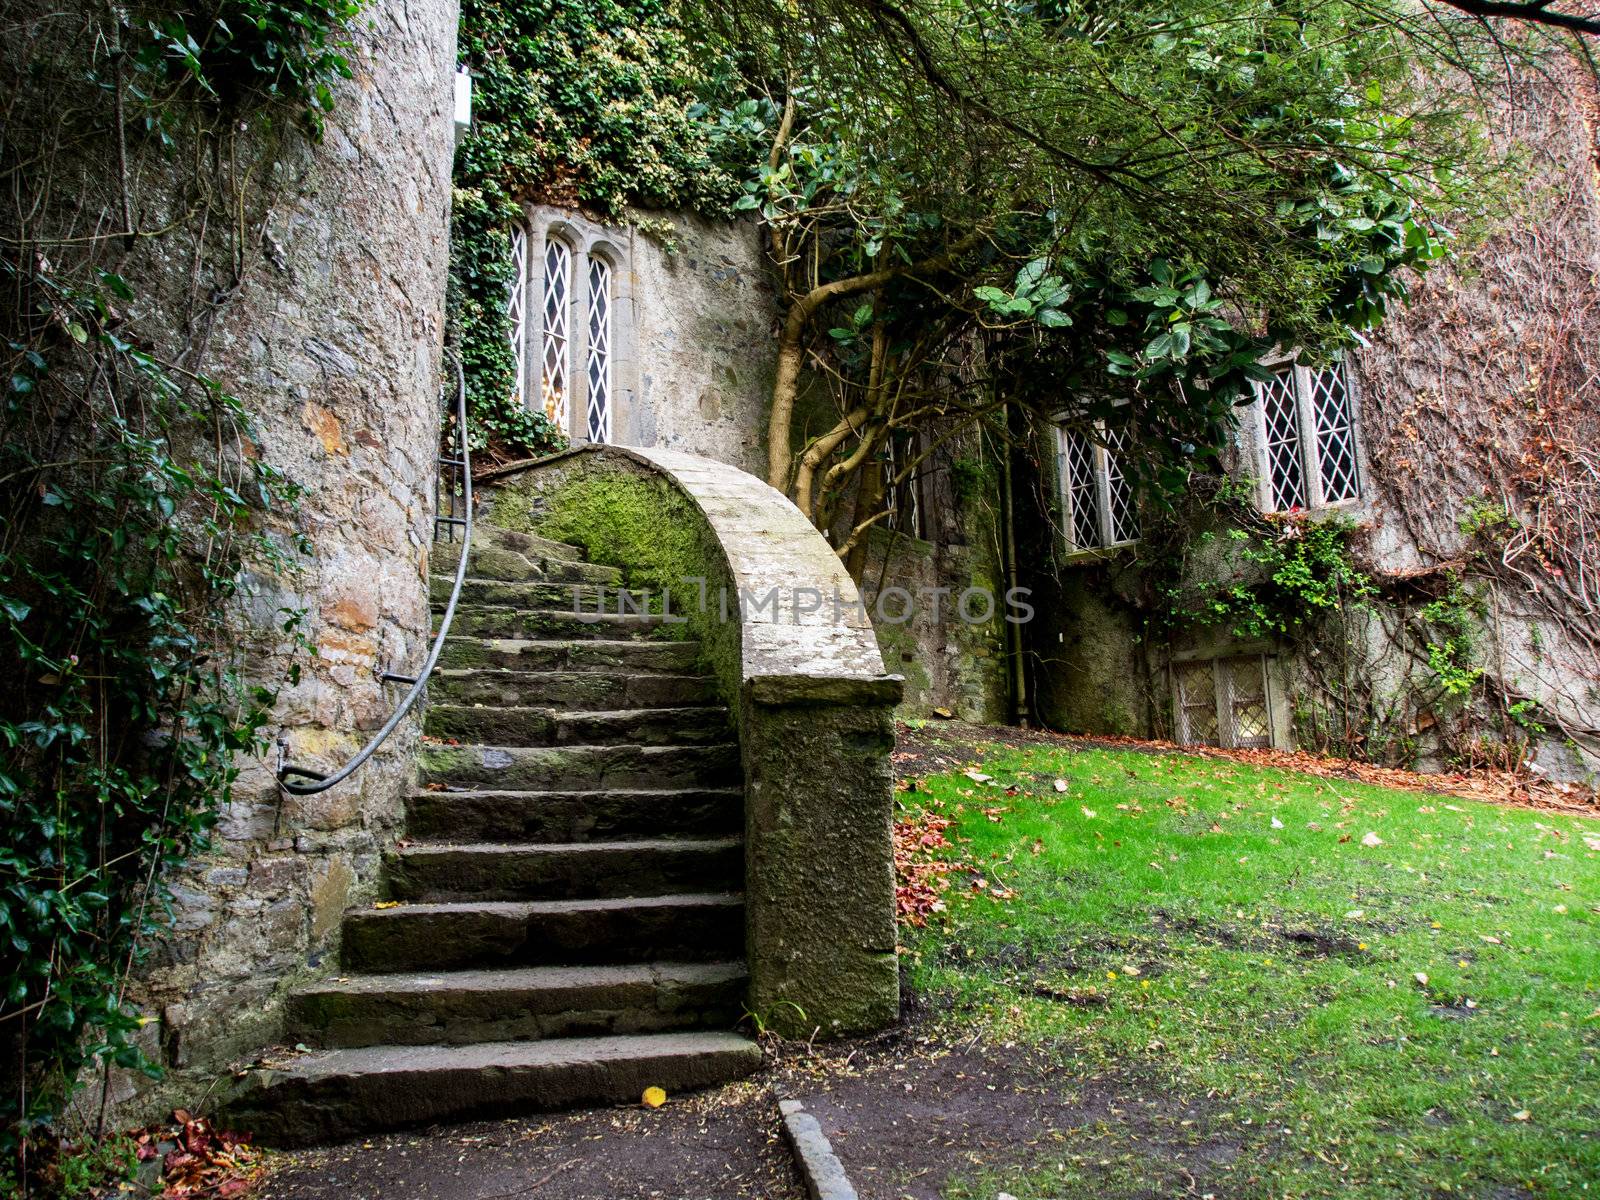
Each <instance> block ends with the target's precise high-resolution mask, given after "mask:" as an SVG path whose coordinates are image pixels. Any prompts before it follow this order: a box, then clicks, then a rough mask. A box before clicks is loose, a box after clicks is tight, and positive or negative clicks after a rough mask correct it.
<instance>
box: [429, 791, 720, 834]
mask: <svg viewBox="0 0 1600 1200" xmlns="http://www.w3.org/2000/svg"><path fill="white" fill-rule="evenodd" d="M743 827H744V794H743V792H742V791H741V790H740V789H739V788H736V787H732V788H689V789H684V790H678V791H621V792H507V791H472V792H426V791H425V792H415V793H413V794H412V795H411V796H410V797H409V798H408V799H407V801H406V835H407V836H408V837H411V838H416V839H418V840H419V841H429V840H433V841H447V840H448V841H460V840H462V839H467V840H479V839H482V840H488V839H490V838H498V839H502V840H507V841H516V840H519V839H521V840H526V841H530V842H584V841H589V840H591V839H595V840H620V839H623V838H629V837H642V836H648V835H656V836H660V837H673V836H679V837H682V836H693V835H695V834H699V835H701V836H707V835H713V836H714V835H718V834H723V835H726V834H733V833H737V832H739V831H740V830H741V829H743Z"/></svg>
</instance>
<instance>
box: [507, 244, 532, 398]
mask: <svg viewBox="0 0 1600 1200" xmlns="http://www.w3.org/2000/svg"><path fill="white" fill-rule="evenodd" d="M506 324H507V325H508V326H509V327H510V335H511V356H512V358H513V360H514V361H515V362H516V364H517V375H516V379H515V381H514V382H513V383H512V385H511V398H512V400H513V401H515V402H516V403H517V404H521V403H522V402H523V398H524V397H525V396H526V394H527V393H526V391H525V390H524V389H526V388H527V386H528V230H527V229H526V227H524V226H522V225H513V226H512V227H511V292H510V295H509V296H508V297H507V300H506Z"/></svg>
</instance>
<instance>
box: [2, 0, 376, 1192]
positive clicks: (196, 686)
mask: <svg viewBox="0 0 1600 1200" xmlns="http://www.w3.org/2000/svg"><path fill="white" fill-rule="evenodd" d="M359 7H360V6H359V3H358V2H357V0H309V2H308V0H294V2H292V3H291V2H287V0H212V2H211V3H209V4H199V5H179V6H158V5H137V4H136V5H129V6H100V5H78V4H68V5H47V4H31V3H30V4H18V5H12V6H10V7H9V8H8V9H7V17H6V25H5V39H4V45H3V48H0V63H3V67H0V69H3V70H4V73H5V77H6V78H7V80H8V81H11V82H10V84H8V88H7V91H6V95H5V98H4V100H3V101H0V182H3V187H0V196H3V199H0V205H3V206H4V210H5V215H4V218H3V220H0V286H3V287H4V289H5V292H6V300H5V303H4V304H3V305H0V325H3V329H0V337H3V340H4V353H5V371H4V373H3V374H0V391H3V393H4V397H5V402H4V406H3V411H0V506H3V508H0V511H3V513H4V520H3V522H0V646H3V655H4V670H5V673H6V686H5V688H4V689H0V829H3V833H0V980H3V981H4V983H3V989H4V990H3V992H0V1083H3V1085H4V1090H3V1092H0V1152H3V1157H0V1189H4V1188H6V1187H10V1186H20V1187H21V1188H22V1189H24V1190H25V1189H26V1188H27V1187H28V1186H29V1184H30V1181H31V1180H32V1179H33V1177H34V1173H35V1172H34V1169H35V1168H36V1167H37V1166H38V1156H37V1155H35V1156H34V1157H33V1158H31V1159H30V1149H32V1148H33V1147H35V1146H37V1145H38V1144H39V1139H40V1138H41V1137H42V1136H43V1132H44V1130H45V1129H46V1128H47V1127H48V1126H49V1125H50V1124H51V1123H52V1122H53V1121H54V1120H55V1118H56V1117H57V1116H58V1114H59V1113H60V1112H61V1109H62V1106H63V1105H64V1104H65V1103H66V1102H67V1100H68V1099H69V1097H71V1096H72V1095H73V1094H74V1092H76V1091H77V1089H78V1087H79V1085H80V1084H81V1082H82V1081H83V1078H84V1075H85V1071H86V1068H89V1067H92V1066H95V1065H101V1066H103V1067H105V1068H107V1069H109V1067H110V1065H111V1064H116V1065H119V1066H121V1067H124V1068H130V1069H140V1068H142V1069H145V1070H149V1071H152V1072H154V1071H155V1067H154V1066H153V1065H152V1064H151V1063H150V1062H149V1060H148V1059H147V1058H146V1057H145V1055H144V1054H143V1052H142V1051H141V1049H140V1048H139V1045H138V1044H137V1042H136V1040H135V1034H136V1032H137V1030H138V1028H139V1024H140V1022H139V1018H138V1017H137V1016H136V1015H135V1014H134V1013H133V1012H132V1011H130V1008H129V1006H128V1004H127V990H126V989H127V984H128V980H129V978H130V976H131V975H132V973H133V972H134V971H135V970H136V968H137V967H138V965H139V964H140V963H141V961H143V959H144V958H145V956H146V955H147V954H148V953H149V951H150V947H151V941H152V937H153V936H154V935H156V934H158V933H159V932H160V930H161V929H163V928H164V926H165V925H166V924H167V921H168V910H167V892H166V890H165V879H166V877H167V875H168V873H169V872H170V871H172V870H173V869H174V868H175V867H176V866H178V865H179V864H180V863H182V862H183V861H184V860H185V859H186V858H187V856H189V855H190V854H192V853H193V852H194V851H195V850H196V849H197V848H200V847H201V846H203V844H204V842H205V839H206V836H207V830H208V829H209V828H210V827H211V826H212V825H213V824H214V822H215V820H216V814H217V812H218V810H219V808H220V807H221V806H222V805H224V804H225V803H226V802H227V800H228V797H229V794H230V788H231V785H232V783H233V781H234V779H235V777H236V774H237V769H236V767H235V765H234V762H235V757H236V756H237V755H239V754H240V753H241V752H250V751H254V752H259V751H260V750H262V749H263V744H262V726H263V722H264V721H265V719H266V715H267V713H268V711H269V708H270V705H271V703H272V702H273V700H274V692H273V691H272V689H271V687H270V685H269V684H263V682H262V675H261V673H260V672H259V671H254V672H246V671H245V670H244V669H242V667H241V662H242V658H243V656H244V654H245V653H246V652H254V653H257V654H261V653H263V652H267V653H266V658H267V660H268V661H270V660H271V654H270V652H271V651H275V650H277V649H279V648H281V643H282V642H283V641H285V640H289V641H292V640H293V638H294V636H295V634H294V630H295V626H296V624H297V622H298V619H299V617H298V614H297V613H294V612H289V611H283V612H280V614H279V618H280V623H279V627H277V628H272V629H269V630H262V629H259V628H256V629H246V628H244V627H243V626H242V624H241V622H240V620H239V617H238V610H237V608H236V607H232V606H230V605H229V604H228V603H227V602H228V601H229V600H230V599H231V598H233V597H235V596H236V595H238V593H239V592H240V590H241V588H242V587H243V586H244V585H245V580H246V578H247V576H248V573H249V572H251V571H255V572H259V573H262V574H267V575H271V574H277V575H287V574H292V572H293V571H294V570H295V568H296V563H297V561H298V559H299V556H300V555H301V554H302V553H304V552H305V551H307V550H308V546H307V544H306V543H305V541H304V539H303V536H302V535H300V534H299V533H298V531H297V530H296V528H295V526H294V523H293V520H292V512H293V509H294V507H295V504H296V501H297V498H298V489H297V487H296V485H295V484H294V482H293V481H292V480H291V479H289V478H287V477H286V476H285V475H284V474H282V473H281V472H280V471H278V470H277V469H275V468H274V467H272V466H271V465H270V464H268V463H267V462H266V461H265V460H264V458H263V456H262V454H261V453H260V451H259V448H258V447H257V445H256V442H255V440H254V430H253V424H252V420H251V414H250V411H249V409H248V406H247V405H246V404H245V403H244V402H243V401H242V400H241V399H240V398H239V397H237V396H234V395H231V394H229V392H228V391H227V390H226V389H225V388H224V387H223V386H221V385H220V384H219V383H218V382H217V380H216V379H215V378H213V377H212V376H211V375H210V374H208V373H207V372H208V369H209V364H210V361H211V357H212V353H211V352H212V350H213V342H214V340H215V338H216V335H217V331H218V329H219V328H220V326H221V325H222V323H223V322H224V321H225V320H226V318H227V314H228V312H229V309H230V307H231V306H232V304H233V303H234V301H235V299H236V298H237V297H238V296H239V294H240V293H241V291H242V290H243V289H244V288H245V287H246V286H247V284H248V282H249V280H250V278H251V277H252V275H253V274H254V273H255V272H258V271H260V270H262V269H263V268H264V266H267V265H268V264H270V262H271V260H272V259H273V257H274V255H275V254H278V253H281V252H280V251H277V249H276V247H275V246H274V244H273V242H272V240H271V238H270V236H269V235H268V233H267V227H268V218H269V216H270V214H271V212H272V203H273V194H274V193H273V186H274V183H275V180H274V178H273V167H274V165H275V164H279V163H281V159H282V156H283V155H284V152H285V151H286V150H287V149H289V148H291V147H292V146H293V144H294V143H295V142H296V141H297V140H302V139H304V138H306V137H312V138H315V137H318V136H320V134H321V131H322V122H323V118H324V115H325V114H326V113H327V112H328V111H330V110H331V108H332V106H333V103H334V90H333V89H334V88H335V87H336V85H337V84H338V82H339V81H340V80H342V79H344V78H347V77H348V76H349V75H350V74H351V70H352V68H351V64H350V61H349V58H348V53H349V49H350V46H349V29H350V23H351V21H352V20H353V19H354V18H355V17H356V14H357V12H358V10H359ZM252 636H254V637H256V638H261V637H263V636H265V637H266V638H267V640H269V641H270V642H271V643H272V645H270V646H265V647H263V646H256V645H252V644H251V638H252ZM101 1078H102V1090H100V1092H99V1095H98V1097H97V1099H98V1101H99V1110H100V1112H101V1113H102V1115H103V1111H104V1107H103V1106H104V1097H105V1092H104V1090H103V1087H104V1080H105V1079H106V1078H107V1076H104V1075H102V1077H101ZM95 1107H96V1106H95V1104H94V1103H93V1102H92V1101H91V1103H90V1105H89V1108H88V1115H89V1116H90V1117H91V1119H92V1117H93V1114H94V1112H95Z"/></svg>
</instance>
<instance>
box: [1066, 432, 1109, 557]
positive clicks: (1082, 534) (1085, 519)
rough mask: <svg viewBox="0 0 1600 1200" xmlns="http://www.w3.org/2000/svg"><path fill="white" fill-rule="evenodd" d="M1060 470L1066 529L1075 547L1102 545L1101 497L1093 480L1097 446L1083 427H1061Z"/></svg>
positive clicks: (1083, 548) (1080, 548)
mask: <svg viewBox="0 0 1600 1200" xmlns="http://www.w3.org/2000/svg"><path fill="white" fill-rule="evenodd" d="M1056 433H1057V435H1058V436H1059V439H1060V454H1059V455H1058V463H1057V467H1058V472H1059V476H1060V484H1061V501H1062V504H1063V506H1064V507H1065V508H1066V510H1067V530H1068V533H1069V536H1070V537H1071V538H1072V547H1073V549H1075V550H1088V549H1091V548H1093V547H1095V546H1098V545H1099V544H1100V499H1099V493H1098V490H1097V489H1096V487H1095V480H1094V447H1093V445H1091V444H1090V442H1089V439H1088V438H1087V437H1085V436H1084V433H1083V430H1081V429H1067V428H1065V427H1061V426H1058V427H1057V429H1056Z"/></svg>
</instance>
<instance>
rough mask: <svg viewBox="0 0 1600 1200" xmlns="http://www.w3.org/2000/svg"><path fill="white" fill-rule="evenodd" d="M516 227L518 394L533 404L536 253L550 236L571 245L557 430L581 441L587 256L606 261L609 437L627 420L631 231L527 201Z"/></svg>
mask: <svg viewBox="0 0 1600 1200" xmlns="http://www.w3.org/2000/svg"><path fill="white" fill-rule="evenodd" d="M522 227H523V229H524V231H525V233H526V236H527V256H526V262H527V275H526V278H524V279H523V280H521V281H520V286H521V287H523V288H524V289H525V291H524V297H525V299H524V305H523V311H524V313H525V314H526V319H525V320H524V322H523V338H524V342H523V346H522V355H521V361H522V362H523V364H524V366H523V370H524V372H525V374H526V376H527V378H525V379H524V380H523V381H522V395H523V396H524V397H525V398H526V399H525V402H526V403H527V405H528V407H529V408H530V409H532V410H533V411H534V412H540V411H542V410H543V399H542V397H541V395H540V387H539V376H540V364H541V363H542V362H543V361H544V360H543V352H544V344H543V342H544V256H545V248H546V246H547V245H548V243H549V241H550V239H552V238H556V239H559V240H560V241H561V242H562V244H563V245H565V246H566V247H567V249H568V251H570V252H571V256H572V257H571V266H570V268H569V270H570V274H569V287H568V291H567V306H568V307H567V331H568V333H567V354H566V363H567V379H568V397H567V420H566V426H567V427H566V428H565V429H563V430H562V432H563V433H564V434H566V435H567V437H568V439H569V440H570V441H571V442H572V444H573V445H575V446H577V445H585V444H587V443H588V442H589V434H588V422H587V420H586V417H587V413H588V407H589V374H588V365H589V261H590V259H591V258H598V259H600V260H601V261H603V262H604V263H605V264H606V265H607V266H608V267H609V268H610V269H611V412H610V425H611V438H612V440H613V441H615V440H616V439H617V436H618V432H619V431H620V430H624V429H627V428H630V427H631V425H632V420H631V418H632V408H633V404H634V397H635V395H636V394H637V382H638V355H637V338H636V334H637V326H636V322H635V319H634V290H633V237H632V231H631V230H629V229H619V228H617V227H615V226H608V225H600V224H597V223H596V222H594V221H591V220H589V219H588V218H586V217H584V216H582V215H580V214H578V213H575V212H571V211H570V210H567V209H561V208H555V207H552V206H550V205H528V206H526V207H525V208H524V210H523V217H522Z"/></svg>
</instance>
